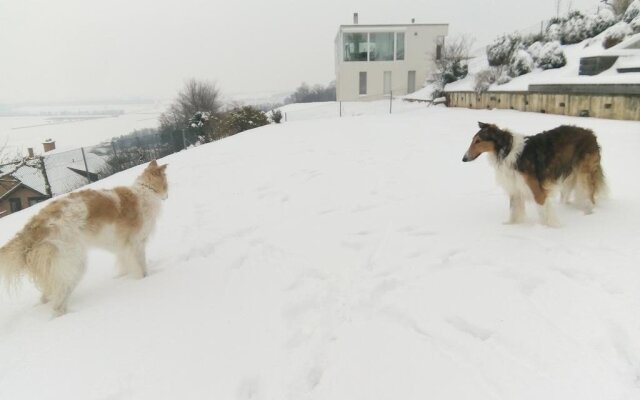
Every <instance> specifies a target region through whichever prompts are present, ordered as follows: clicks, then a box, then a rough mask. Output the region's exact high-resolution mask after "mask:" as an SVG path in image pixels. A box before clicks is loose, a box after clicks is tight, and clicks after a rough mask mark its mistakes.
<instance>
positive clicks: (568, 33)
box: [561, 11, 590, 44]
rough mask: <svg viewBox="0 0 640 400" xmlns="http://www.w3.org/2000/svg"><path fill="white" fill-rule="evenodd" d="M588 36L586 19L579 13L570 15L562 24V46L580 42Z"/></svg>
mask: <svg viewBox="0 0 640 400" xmlns="http://www.w3.org/2000/svg"><path fill="white" fill-rule="evenodd" d="M589 35H590V32H589V27H588V26H587V22H586V18H585V16H584V15H583V14H582V13H581V12H580V11H573V12H572V13H570V14H569V15H568V16H567V18H566V19H565V20H564V23H563V24H562V38H561V42H562V44H573V43H579V42H582V41H583V40H584V39H586V38H588V37H589Z"/></svg>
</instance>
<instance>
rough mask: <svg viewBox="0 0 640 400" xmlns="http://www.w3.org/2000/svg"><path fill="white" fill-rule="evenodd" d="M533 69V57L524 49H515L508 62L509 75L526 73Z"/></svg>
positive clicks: (514, 75)
mask: <svg viewBox="0 0 640 400" xmlns="http://www.w3.org/2000/svg"><path fill="white" fill-rule="evenodd" d="M536 43H537V42H536ZM532 70H533V57H531V55H530V54H529V53H528V52H527V51H526V50H522V49H519V50H516V51H515V52H514V53H513V56H512V57H511V61H510V63H509V76H512V77H514V78H515V77H516V76H520V75H524V74H528V73H529V72H531V71H532Z"/></svg>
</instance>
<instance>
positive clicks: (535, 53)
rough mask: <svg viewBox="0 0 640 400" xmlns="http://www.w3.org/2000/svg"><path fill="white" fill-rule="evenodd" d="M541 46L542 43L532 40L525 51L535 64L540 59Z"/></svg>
mask: <svg viewBox="0 0 640 400" xmlns="http://www.w3.org/2000/svg"><path fill="white" fill-rule="evenodd" d="M543 46H544V44H543V43H540V42H534V43H532V44H531V46H529V47H528V48H527V53H529V54H530V55H531V58H532V59H533V62H534V63H535V64H537V63H538V60H539V59H540V53H541V52H542V47H543Z"/></svg>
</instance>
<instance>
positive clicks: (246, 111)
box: [215, 106, 269, 138]
mask: <svg viewBox="0 0 640 400" xmlns="http://www.w3.org/2000/svg"><path fill="white" fill-rule="evenodd" d="M268 124H269V120H268V118H267V115H266V114H265V113H263V112H262V111H260V110H258V109H257V108H254V107H251V106H242V107H238V108H234V109H232V110H229V111H226V112H224V113H222V114H221V115H220V116H219V117H218V118H217V120H216V125H215V131H216V138H223V137H226V136H231V135H235V134H236V133H239V132H243V131H246V130H248V129H253V128H257V127H259V126H263V125H268Z"/></svg>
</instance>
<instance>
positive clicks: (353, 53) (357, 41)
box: [344, 33, 369, 61]
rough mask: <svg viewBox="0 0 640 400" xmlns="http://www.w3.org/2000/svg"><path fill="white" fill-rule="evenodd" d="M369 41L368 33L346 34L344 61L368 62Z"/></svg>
mask: <svg viewBox="0 0 640 400" xmlns="http://www.w3.org/2000/svg"><path fill="white" fill-rule="evenodd" d="M368 46H369V43H368V39H367V34H366V33H345V34H344V60H345V61H367V51H368Z"/></svg>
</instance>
